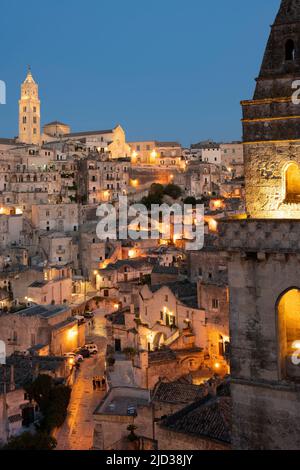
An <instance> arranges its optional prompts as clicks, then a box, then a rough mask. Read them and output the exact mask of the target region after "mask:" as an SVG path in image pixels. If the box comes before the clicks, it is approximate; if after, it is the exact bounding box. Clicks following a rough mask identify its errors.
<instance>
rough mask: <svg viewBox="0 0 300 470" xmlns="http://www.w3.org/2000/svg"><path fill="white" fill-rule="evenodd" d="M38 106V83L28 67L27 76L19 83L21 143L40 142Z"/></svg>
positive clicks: (39, 104) (36, 143) (39, 105)
mask: <svg viewBox="0 0 300 470" xmlns="http://www.w3.org/2000/svg"><path fill="white" fill-rule="evenodd" d="M40 107H41V103H40V100H39V89H38V85H37V83H36V82H35V81H34V79H33V76H32V74H31V70H30V68H28V72H27V77H26V79H25V81H24V82H23V83H22V85H21V98H20V100H19V141H20V142H21V143H24V144H35V145H38V144H39V143H40V134H41V130H40V121H41V114H40Z"/></svg>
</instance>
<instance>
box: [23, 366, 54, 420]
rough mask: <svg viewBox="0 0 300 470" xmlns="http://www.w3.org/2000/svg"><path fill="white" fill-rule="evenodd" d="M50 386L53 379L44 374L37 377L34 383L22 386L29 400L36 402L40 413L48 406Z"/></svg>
mask: <svg viewBox="0 0 300 470" xmlns="http://www.w3.org/2000/svg"><path fill="white" fill-rule="evenodd" d="M52 386H53V379H52V377H50V375H46V374H42V375H39V376H38V377H37V378H36V379H35V380H34V382H31V383H30V384H26V385H25V386H24V389H25V391H26V392H27V393H28V395H29V398H30V400H34V401H36V403H37V404H38V405H39V408H40V410H41V412H42V413H44V412H45V410H46V409H47V407H48V406H49V402H50V397H51V389H52Z"/></svg>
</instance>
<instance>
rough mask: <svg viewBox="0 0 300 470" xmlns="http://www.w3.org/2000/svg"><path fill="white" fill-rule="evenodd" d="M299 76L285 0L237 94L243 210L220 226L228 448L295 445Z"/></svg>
mask: <svg viewBox="0 0 300 470" xmlns="http://www.w3.org/2000/svg"><path fill="white" fill-rule="evenodd" d="M299 80H300V0H283V1H282V2H281V6H280V9H279V12H278V14H277V17H276V19H275V22H274V24H273V25H272V27H271V33H270V37H269V41H268V44H267V47H266V50H265V54H264V58H263V62H262V66H261V70H260V73H259V77H258V78H257V83H256V89H255V93H254V96H253V99H252V100H247V101H243V102H242V107H243V135H244V137H243V140H244V153H245V176H246V178H245V185H246V207H247V215H246V217H245V218H244V219H243V220H241V218H239V219H234V218H232V219H229V220H227V221H224V222H223V223H221V224H220V230H219V232H220V240H221V241H220V243H221V245H222V248H223V249H224V251H227V253H228V273H229V290H230V336H231V339H230V346H231V378H232V385H231V387H232V388H231V390H232V400H233V424H232V442H233V447H234V448H235V449H242V450H248V449H253V450H280V449H284V450H299V449H300V360H299V358H300V104H298V103H297V101H296V100H294V98H293V94H294V93H295V91H296V92H297V88H295V87H298V89H299V88H300V87H299ZM297 81H298V84H297V83H296V82H297ZM299 96H300V94H299V93H298V98H299Z"/></svg>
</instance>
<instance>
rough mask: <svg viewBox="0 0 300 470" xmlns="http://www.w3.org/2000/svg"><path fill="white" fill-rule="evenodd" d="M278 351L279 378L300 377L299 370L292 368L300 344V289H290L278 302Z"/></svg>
mask: <svg viewBox="0 0 300 470" xmlns="http://www.w3.org/2000/svg"><path fill="white" fill-rule="evenodd" d="M278 336H279V338H278V350H279V367H280V371H281V378H295V376H298V375H299V377H300V368H299V367H297V368H295V367H293V361H292V356H293V354H294V353H295V349H297V348H296V344H297V343H299V342H300V289H298V288H291V289H289V290H288V291H286V292H285V293H284V294H282V295H281V297H280V299H279V302H278Z"/></svg>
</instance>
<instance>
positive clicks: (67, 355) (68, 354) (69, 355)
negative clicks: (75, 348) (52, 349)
mask: <svg viewBox="0 0 300 470" xmlns="http://www.w3.org/2000/svg"><path fill="white" fill-rule="evenodd" d="M75 356H76V354H75V353H73V352H67V353H64V357H68V358H74V357H75Z"/></svg>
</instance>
